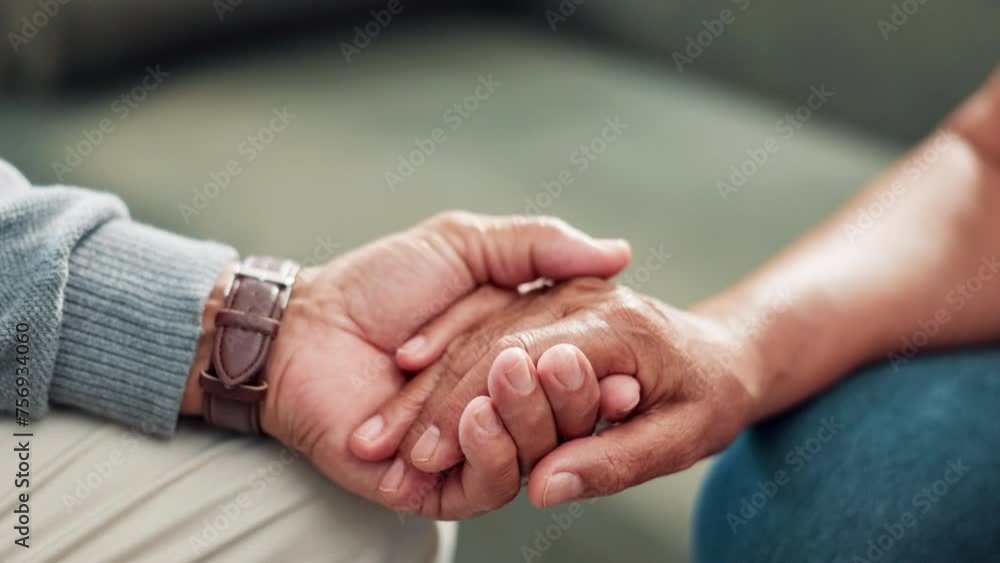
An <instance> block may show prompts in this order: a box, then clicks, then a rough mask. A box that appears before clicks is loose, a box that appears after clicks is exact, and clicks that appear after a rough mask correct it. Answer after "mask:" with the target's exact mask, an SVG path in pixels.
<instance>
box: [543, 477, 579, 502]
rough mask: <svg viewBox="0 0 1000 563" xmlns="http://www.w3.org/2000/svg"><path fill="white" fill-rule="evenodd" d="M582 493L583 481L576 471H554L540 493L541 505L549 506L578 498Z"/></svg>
mask: <svg viewBox="0 0 1000 563" xmlns="http://www.w3.org/2000/svg"><path fill="white" fill-rule="evenodd" d="M582 494H583V481H581V480H580V477H579V476H578V475H577V474H576V473H566V472H564V473H555V474H553V475H551V476H550V477H549V480H548V482H546V483H545V492H544V493H542V506H543V507H549V506H552V505H556V504H561V503H564V502H569V501H571V500H576V499H578V498H580V496H581V495H582Z"/></svg>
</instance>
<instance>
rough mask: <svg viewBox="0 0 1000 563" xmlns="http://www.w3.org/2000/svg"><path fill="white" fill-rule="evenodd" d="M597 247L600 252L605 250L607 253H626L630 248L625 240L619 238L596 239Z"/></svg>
mask: <svg viewBox="0 0 1000 563" xmlns="http://www.w3.org/2000/svg"><path fill="white" fill-rule="evenodd" d="M597 246H599V247H600V248H601V250H606V251H608V252H622V251H626V252H627V251H629V250H630V249H631V248H632V245H630V244H629V243H628V241H627V240H625V239H621V238H616V239H608V238H603V239H598V240H597Z"/></svg>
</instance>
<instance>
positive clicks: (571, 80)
mask: <svg viewBox="0 0 1000 563" xmlns="http://www.w3.org/2000/svg"><path fill="white" fill-rule="evenodd" d="M223 1H225V0H223ZM577 2H579V4H577V3H574V2H572V1H571V0H565V1H564V2H562V3H560V2H557V1H551V2H509V3H508V2H488V3H485V4H477V5H475V6H469V5H465V4H463V3H460V2H425V3H420V2H412V3H411V2H409V1H408V0H404V3H403V4H402V6H403V11H402V12H400V13H399V14H396V15H394V16H392V20H391V21H390V22H389V23H387V24H386V25H380V27H379V28H378V36H377V37H374V38H371V40H370V43H369V44H367V45H366V46H364V47H362V48H360V49H359V51H360V52H358V53H354V55H353V56H351V60H350V61H348V60H347V58H346V57H345V55H344V47H343V45H344V44H345V43H351V42H354V41H355V36H356V34H357V32H356V31H355V30H354V29H352V28H353V27H354V26H361V27H364V26H365V25H366V23H368V22H369V21H370V20H372V19H373V17H372V15H371V13H370V12H369V10H372V9H375V10H381V9H384V8H385V7H386V6H387V5H388V2H386V1H374V2H369V1H367V0H353V1H351V2H341V3H333V4H335V5H329V4H327V3H321V2H312V1H289V2H283V3H276V2H275V3H252V2H249V1H244V2H242V3H240V4H238V5H230V4H226V6H229V7H230V8H232V9H231V10H226V11H224V12H223V14H222V18H220V17H219V15H218V13H217V8H218V3H213V2H208V1H193V0H177V1H174V2H165V3H154V2H148V1H125V0H90V1H87V0H72V1H71V2H70V3H69V4H67V5H65V6H61V8H60V11H59V13H57V14H55V15H53V16H51V17H50V18H47V23H46V25H44V26H41V27H40V28H39V29H38V30H37V33H36V34H35V35H34V36H33V37H32V38H30V39H29V40H28V41H27V42H26V43H24V44H19V45H17V52H16V53H15V52H14V50H15V49H14V46H13V45H12V46H11V48H7V47H8V46H4V47H3V48H0V80H2V88H0V90H2V92H3V97H2V98H0V130H2V131H3V133H4V134H3V135H0V157H2V158H5V159H7V160H10V161H11V162H13V163H14V165H15V166H17V167H19V168H20V169H21V170H22V171H23V172H24V173H25V174H26V175H27V176H28V177H29V178H30V179H31V180H32V181H34V182H35V183H37V184H49V183H59V182H60V175H61V176H62V179H61V182H62V183H66V184H72V185H81V186H87V187H92V188H96V189H101V190H107V191H110V192H114V193H117V194H119V195H121V197H123V198H124V199H125V200H126V202H127V203H128V204H129V206H130V208H131V210H132V212H133V214H134V215H135V216H136V217H137V218H139V219H141V220H143V221H147V222H150V223H153V224H156V225H159V226H162V227H164V228H167V229H171V230H175V231H179V232H182V233H185V234H188V235H191V236H195V237H204V238H213V239H218V240H223V241H226V242H228V243H231V244H233V245H235V246H237V247H238V248H239V249H240V251H241V252H244V253H249V252H255V253H274V254H279V255H287V256H291V257H295V258H299V259H300V260H309V259H315V258H322V257H323V256H324V254H325V253H327V252H328V251H329V250H330V249H334V250H333V251H334V253H338V252H343V251H344V250H346V249H349V248H352V247H354V246H357V245H360V244H363V243H365V242H367V241H369V240H372V239H374V238H377V237H379V236H382V235H385V234H387V233H390V232H393V231H397V230H400V229H403V228H406V227H408V226H410V225H412V224H414V223H416V222H418V221H420V220H422V219H423V218H426V217H427V216H429V215H432V214H434V213H436V212H438V211H442V210H445V209H469V210H474V211H480V212H484V213H492V214H509V213H525V212H526V211H533V210H540V211H542V212H544V213H547V214H553V215H558V216H560V217H563V218H565V219H567V220H568V221H570V222H571V223H573V224H575V225H577V226H579V227H581V228H582V229H584V230H587V231H589V232H591V233H593V234H595V235H600V236H615V237H619V236H620V237H625V238H627V239H629V240H630V241H631V242H632V243H633V245H634V248H635V253H636V258H637V260H636V264H637V266H638V265H641V263H642V262H644V261H645V260H646V258H647V257H649V256H651V251H650V249H651V248H655V249H661V248H662V251H665V252H668V253H670V254H671V258H670V259H669V261H668V262H667V263H666V265H665V267H663V268H662V269H660V270H658V271H656V272H652V273H651V274H650V275H649V276H648V277H646V276H644V275H641V276H640V277H639V278H637V279H636V281H635V283H633V286H635V287H637V288H638V289H640V290H641V291H643V292H645V293H649V294H651V295H654V296H655V297H657V298H660V299H663V300H666V301H669V302H672V303H675V304H678V305H685V304H689V303H691V302H693V301H695V300H697V299H700V298H703V297H705V296H707V295H710V294H711V293H713V292H715V291H717V290H719V289H722V288H723V287H725V286H726V285H727V284H730V283H732V282H733V281H735V280H737V279H738V278H739V277H741V276H742V275H744V274H746V273H747V272H749V271H750V270H751V269H752V268H753V267H754V266H755V265H756V264H759V263H760V262H761V261H763V260H764V259H766V258H767V257H768V256H769V255H771V254H772V253H774V252H775V251H777V250H778V249H780V248H781V247H782V246H783V245H785V244H787V243H788V242H790V241H792V240H794V239H795V238H796V236H798V235H800V234H801V233H802V232H804V231H805V230H806V229H808V228H809V227H810V226H811V225H813V224H815V223H816V222H817V221H819V220H820V219H821V218H822V217H823V216H824V215H826V214H827V213H829V212H830V211H832V210H833V209H834V208H835V207H836V206H837V205H838V204H839V203H841V202H842V201H844V200H845V199H846V198H847V197H848V196H849V195H850V194H851V193H853V192H854V191H855V190H856V189H858V187H859V186H860V185H861V184H863V183H864V182H865V180H866V179H867V178H869V177H871V176H872V175H873V174H875V173H876V172H877V171H878V170H880V169H881V168H882V167H883V166H885V165H886V164H887V163H888V162H890V161H891V160H892V159H894V158H895V157H897V156H898V155H899V154H900V152H901V151H902V150H904V149H905V147H906V146H907V145H908V144H909V143H912V142H913V141H915V140H916V139H917V138H919V137H920V136H922V135H924V134H926V133H927V132H928V131H929V130H930V129H931V128H932V127H933V126H934V124H935V123H936V122H937V121H939V120H940V119H941V118H943V117H944V115H945V114H946V113H947V112H948V111H949V109H950V108H952V107H953V106H954V105H955V104H956V103H957V102H958V101H960V100H961V99H962V98H964V97H965V96H967V95H968V94H969V93H970V92H971V91H972V90H973V89H974V88H975V87H976V85H978V84H979V83H981V82H982V81H983V80H984V79H985V78H986V76H987V75H988V74H989V72H990V71H991V70H992V69H993V67H994V66H995V65H996V64H997V62H998V61H1000V41H998V36H997V30H998V29H1000V25H998V24H1000V5H998V4H996V3H993V2H987V1H985V0H961V1H957V2H947V3H946V2H943V1H941V0H925V2H923V3H922V4H921V3H918V2H916V0H910V3H903V2H892V1H887V0H878V1H870V2H861V1H860V0H854V1H848V2H839V3H825V2H823V3H821V2H777V3H764V2H759V0H751V1H747V0H725V1H716V0H712V1H707V2H646V1H640V0H623V1H619V2H598V1H597V0H587V1H584V0H577ZM233 4H235V2H234V3H233ZM903 4H907V6H906V7H907V8H908V9H910V8H912V7H913V6H916V7H917V8H916V10H915V11H913V13H911V14H905V12H903V11H900V13H903V14H904V15H905V18H906V19H905V21H902V17H900V16H899V15H897V16H896V20H895V23H893V19H892V18H893V14H894V8H893V6H894V5H895V6H896V7H897V8H898V9H899V10H902V8H901V6H903ZM570 8H572V13H569V12H570ZM38 10H39V5H38V4H37V2H35V1H20V0H17V1H13V2H12V1H10V0H8V2H6V3H5V5H4V6H3V7H2V8H0V24H2V26H0V29H3V30H4V31H5V32H8V31H12V32H14V33H20V32H21V30H22V28H23V26H24V23H23V20H22V19H21V18H22V17H29V18H30V17H31V16H32V15H33V14H35V13H36V12H38ZM724 10H730V11H731V15H732V17H729V16H726V17H725V18H724V17H723V15H724V13H723V11H724ZM553 13H556V14H560V15H561V16H562V17H563V18H564V19H560V18H555V17H553V15H552V14H553ZM723 19H730V20H732V21H731V23H726V22H722V20H723ZM713 20H719V21H720V22H722V23H721V24H719V23H718V22H714V21H713ZM879 20H884V21H886V22H889V23H890V24H892V25H894V26H895V27H896V29H894V30H892V29H890V30H889V32H888V33H887V35H885V34H884V30H885V29H889V28H885V27H884V26H883V28H882V30H880V24H879ZM553 22H555V24H554V25H553ZM706 22H708V23H706ZM900 22H902V23H901V24H900V25H896V24H897V23H900ZM720 25H721V27H720ZM553 27H555V29H553ZM720 29H721V31H720V32H718V33H713V30H716V31H718V30H720ZM703 32H707V33H709V35H704V33H703ZM699 34H702V35H701V36H699ZM9 37H10V36H9V35H8V41H10V38H9ZM709 38H710V39H709ZM699 40H700V41H702V45H701V49H700V51H699V50H698V49H697V48H693V47H690V44H691V42H694V43H697V42H698V41H699ZM706 43H707V45H705V44H706ZM355 46H357V44H355ZM689 49H690V50H689ZM693 53H697V55H693V56H692V54H693ZM677 54H680V55H683V56H687V57H689V59H690V62H689V63H685V64H684V65H683V67H682V69H680V70H679V69H678V65H677V64H676V61H677V60H678V59H677V57H676V55H677ZM147 65H151V66H153V67H156V65H160V69H161V70H162V71H164V72H165V73H167V74H168V75H167V76H165V77H164V78H163V81H162V83H159V84H156V87H155V89H148V88H143V87H142V84H143V78H144V76H145V74H146V71H145V70H144V69H145V67H146V66H147ZM489 76H492V79H493V80H494V81H496V82H499V85H498V86H496V87H495V90H494V92H493V93H491V94H490V95H489V97H488V98H486V99H483V100H480V101H479V102H478V107H476V109H475V110H474V111H470V112H468V113H467V117H463V118H462V119H461V122H460V126H459V127H457V128H453V126H454V125H455V119H454V115H455V113H451V114H449V113H447V112H448V111H449V108H452V107H453V105H454V104H456V103H461V102H463V100H465V99H466V98H467V97H468V96H470V95H474V94H475V91H476V87H477V85H478V84H479V80H480V78H481V77H482V78H486V77H489ZM147 84H151V83H150V82H149V81H147ZM811 87H816V88H820V87H825V88H826V89H827V90H830V91H832V92H833V95H832V96H830V97H829V99H828V100H827V101H826V102H825V103H823V104H822V106H821V107H820V108H819V109H816V110H815V111H810V117H809V118H808V119H806V120H801V119H800V120H799V122H798V123H799V125H801V127H800V128H797V129H794V134H793V135H791V136H789V137H785V136H783V135H782V134H781V133H780V132H779V131H778V130H777V129H776V127H778V125H777V124H778V122H779V121H780V120H782V119H786V120H787V118H786V117H785V116H786V114H788V113H789V112H793V113H794V112H795V111H796V110H797V109H798V108H799V106H801V105H803V104H805V103H806V102H807V99H808V98H809V96H810V93H811V90H810V89H811ZM136 88H138V90H135V89H136ZM129 93H131V94H129ZM123 94H124V95H127V96H129V95H131V96H134V97H133V98H132V100H133V102H132V103H133V107H129V112H128V115H127V117H124V118H123V113H124V112H123V110H122V108H123V106H122V104H123V103H127V100H126V101H122V100H121V98H120V97H121V96H122V95H123ZM140 95H141V97H142V100H141V101H138V99H139V97H140ZM116 99H117V100H119V101H118V102H115V100H116ZM281 108H287V111H288V113H290V114H292V115H294V116H295V117H294V118H293V119H291V121H290V122H289V123H288V125H287V126H286V127H285V128H284V129H283V130H281V131H277V132H274V134H273V140H271V141H270V142H269V143H267V144H266V145H261V147H262V148H260V150H255V156H254V158H253V159H252V160H250V159H249V152H248V150H247V149H246V147H247V145H246V143H247V139H248V137H251V136H259V135H260V134H261V130H262V129H265V128H267V127H269V125H270V122H271V118H272V116H273V113H272V112H273V111H274V110H276V109H279V110H280V109H281ZM801 115H802V114H800V117H801ZM449 116H451V117H449ZM615 118H618V119H619V121H620V122H622V123H623V124H625V125H626V126H627V127H626V128H624V130H623V131H622V133H621V134H620V136H619V137H618V138H617V140H615V141H614V142H611V143H607V144H606V148H605V150H604V151H603V152H602V153H601V154H600V155H598V156H597V157H596V158H595V159H594V160H593V161H588V166H587V167H586V169H584V170H581V168H582V167H581V166H580V165H579V162H580V161H579V159H578V158H577V157H574V156H573V155H574V152H575V151H577V150H578V149H579V147H580V146H581V145H591V143H592V142H593V141H594V139H595V138H597V137H599V136H600V135H601V132H602V129H603V128H604V127H605V120H606V119H612V120H614V119H615ZM102 120H109V121H106V122H105V124H107V123H110V124H112V125H113V130H111V131H110V132H108V133H102V134H101V135H100V140H99V142H92V143H91V144H92V145H94V146H93V147H92V150H90V151H86V148H87V146H86V143H87V141H88V138H89V139H90V140H91V141H92V140H93V139H97V138H98V136H97V134H96V133H94V131H95V130H99V129H100V127H101V123H102ZM436 128H442V129H444V130H445V132H446V133H447V140H446V141H444V142H442V143H440V144H437V145H436V146H435V150H434V153H433V154H431V155H429V156H427V157H425V158H424V159H423V160H424V162H423V163H422V164H421V165H419V166H416V167H415V170H414V172H413V174H412V175H411V176H410V177H408V178H406V179H405V181H403V182H402V183H399V184H397V185H395V186H394V188H390V186H389V184H388V182H387V180H386V172H387V171H397V167H398V166H399V161H400V158H401V157H404V158H405V157H406V155H409V154H410V153H411V152H412V151H414V150H416V148H417V146H416V145H415V144H414V140H415V139H421V140H422V139H425V138H428V137H430V136H431V134H432V131H433V130H434V129H436ZM268 137H269V135H267V134H265V135H264V138H265V139H266V138H268ZM769 137H775V138H777V139H778V140H779V147H780V149H779V150H778V151H777V152H776V153H775V154H772V155H770V156H769V158H768V160H767V162H766V163H764V164H760V165H759V166H757V167H756V168H757V169H756V171H755V172H754V173H753V174H751V175H750V177H749V178H748V179H747V181H746V183H745V184H744V185H742V186H741V187H739V189H738V190H737V191H736V192H735V193H729V194H728V196H727V197H725V198H723V197H722V196H721V195H720V192H719V189H718V183H719V182H721V181H725V182H729V181H730V176H731V174H732V167H733V166H737V167H739V166H740V165H741V164H742V163H743V162H744V161H745V160H746V159H747V158H748V153H747V151H748V150H751V151H752V150H753V149H757V148H759V147H761V146H763V143H764V141H765V139H767V138H769ZM81 143H83V149H84V151H83V152H87V154H86V155H81V157H80V159H79V162H78V163H76V160H75V159H73V158H72V157H68V156H67V153H68V151H69V152H72V151H71V150H70V149H68V148H67V147H71V148H72V149H73V150H77V152H81V151H79V150H78V149H79V148H80V147H81ZM230 161H236V163H237V164H238V165H239V167H240V173H239V174H237V175H235V176H234V177H232V178H231V179H230V180H229V181H228V185H227V186H225V187H224V188H222V189H220V190H219V191H218V194H217V195H216V196H215V197H213V198H211V199H209V200H208V205H207V206H206V207H204V209H198V210H197V211H198V212H197V214H191V213H190V212H188V213H185V211H184V210H183V208H182V206H184V205H188V206H192V208H194V207H196V206H195V203H196V202H197V196H196V193H198V192H201V193H204V187H205V185H206V184H208V183H209V182H211V181H212V178H213V174H214V175H216V176H218V175H219V173H221V172H222V171H224V170H225V169H226V167H227V163H229V162H230ZM68 162H70V163H74V165H72V166H68V168H69V170H67V169H60V167H59V166H58V165H56V164H55V163H61V164H67V163H68ZM564 170H565V171H569V174H570V175H571V176H572V178H573V181H572V183H570V184H567V185H565V186H564V187H563V188H562V189H561V191H558V196H556V197H553V196H552V193H553V192H552V191H547V190H546V189H545V188H544V187H543V185H544V184H545V183H547V182H552V181H554V180H556V179H557V178H558V177H559V174H560V172H562V171H564ZM631 273H633V274H636V273H638V272H637V269H636V267H633V268H632V269H631ZM707 465H708V462H704V463H702V464H699V465H698V466H696V467H695V468H693V469H691V470H689V471H686V472H684V473H682V474H679V475H674V476H670V477H667V478H663V479H660V480H657V481H655V482H652V483H649V484H647V485H644V486H642V487H638V488H635V489H632V490H630V491H627V492H625V493H623V494H621V495H618V496H616V497H614V498H608V499H602V500H600V501H598V502H596V503H593V504H585V505H584V512H583V513H582V514H581V515H579V516H578V517H574V518H573V519H572V524H571V526H570V528H569V529H568V530H567V531H566V532H565V533H564V534H562V536H561V537H560V538H559V539H558V540H557V541H554V542H551V546H550V547H548V548H547V549H546V550H545V551H544V553H542V555H541V557H539V558H535V559H532V560H533V561H547V562H551V563H562V562H570V561H572V562H604V561H629V562H646V561H649V562H652V561H670V562H683V561H687V545H688V534H689V523H690V520H691V509H692V506H693V504H694V499H695V495H696V492H697V488H698V486H699V482H700V480H701V477H702V475H703V474H704V471H705V469H706V467H707ZM562 513H565V509H564V508H563V509H560V508H556V509H554V510H549V511H542V510H537V509H534V508H532V507H531V506H530V505H529V504H528V503H527V502H526V501H525V499H523V498H519V499H518V500H517V501H516V502H515V503H514V504H513V505H512V506H509V507H507V508H506V509H504V510H502V511H499V512H497V513H493V514H490V515H487V516H484V517H481V518H479V519H476V520H473V521H470V522H468V523H465V524H463V526H462V531H461V537H460V542H459V554H458V559H457V560H458V561H459V562H467V561H469V562H476V563H492V562H498V563H499V562H509V561H524V560H525V558H524V556H523V555H522V550H521V548H522V546H525V545H527V546H531V547H533V548H536V549H537V546H536V544H535V542H536V539H537V534H538V533H539V531H543V530H544V529H545V528H546V527H547V526H548V525H550V524H552V523H553V522H554V521H553V515H559V514H562ZM543 545H544V544H543ZM750 555H751V554H748V556H750Z"/></svg>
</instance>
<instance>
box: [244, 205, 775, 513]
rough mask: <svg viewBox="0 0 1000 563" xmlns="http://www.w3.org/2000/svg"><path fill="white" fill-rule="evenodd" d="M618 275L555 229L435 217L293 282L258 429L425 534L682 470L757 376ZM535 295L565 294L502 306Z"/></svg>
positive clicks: (709, 449)
mask: <svg viewBox="0 0 1000 563" xmlns="http://www.w3.org/2000/svg"><path fill="white" fill-rule="evenodd" d="M629 259H630V250H629V248H628V246H627V244H625V243H623V242H621V241H600V240H595V239H592V238H590V237H589V236H587V235H584V234H583V233H580V232H579V231H576V230H575V229H573V228H571V227H569V226H568V225H566V224H565V223H562V222H561V221H558V220H554V219H550V218H531V219H529V218H523V217H509V218H490V217H483V216H477V215H472V214H466V213H448V214H444V215H441V216H438V217H435V218H433V219H431V220H429V221H427V222H425V223H423V224H421V225H419V226H417V227H415V228H414V229H411V230H410V231H407V232H404V233H400V234H398V235H394V236H392V237H388V238H386V239H382V240H380V241H376V242H375V243H372V244H370V245H367V246H365V247H362V248H361V249H358V250H356V251H354V252H351V253H349V254H347V255H345V256H343V257H340V258H337V259H335V260H333V261H331V262H330V263H328V264H326V265H324V266H321V267H318V268H313V269H310V270H307V271H305V272H303V274H302V275H301V276H300V283H299V284H298V286H297V287H296V289H295V292H294V293H293V297H292V300H291V301H290V303H289V307H288V310H287V312H286V315H285V321H284V326H283V327H282V333H281V336H280V337H279V338H278V339H277V340H276V342H275V349H274V353H273V354H272V357H271V360H270V363H269V373H270V378H271V390H272V391H271V393H270V394H269V395H268V397H267V399H266V401H265V405H264V408H263V409H262V425H263V428H264V430H265V431H266V432H268V433H269V434H271V435H273V436H274V437H276V438H277V439H279V440H281V441H283V442H285V443H287V444H290V445H292V446H293V447H295V448H297V449H300V450H301V451H302V452H304V454H305V455H306V456H307V457H308V458H309V459H310V460H311V461H312V462H313V463H314V464H315V465H316V466H317V468H318V469H319V470H320V471H322V472H323V473H324V474H325V475H326V476H328V477H329V478H331V479H332V480H334V481H336V482H337V483H339V484H340V485H342V486H344V487H345V488H347V489H349V490H351V491H354V492H356V493H358V494H360V495H363V496H365V497H368V498H371V499H373V500H376V501H378V502H381V503H383V504H386V505H387V506H391V507H394V508H397V509H401V510H405V511H408V512H413V513H417V514H420V515H423V516H427V517H432V518H439V519H460V518H467V517H471V516H474V515H477V514H480V513H482V512H485V511H488V510H492V509H495V508H498V507H500V506H503V505H504V504H506V503H507V502H509V501H510V500H511V499H512V498H513V497H514V496H516V494H517V492H518V491H519V490H520V487H521V483H522V477H528V494H529V496H530V498H531V500H532V502H534V503H535V504H537V505H539V506H551V505H553V504H557V503H561V502H569V501H573V500H577V499H581V498H585V497H593V496H600V495H608V494H613V493H616V492H618V491H621V490H623V489H625V488H627V487H630V486H633V485H636V484H639V483H642V482H644V481H647V480H649V479H652V478H654V477H657V476H660V475H665V474H668V473H671V472H674V471H678V470H681V469H684V468H686V467H689V466H690V465H692V464H693V463H694V462H696V461H698V460H699V459H701V458H703V457H705V456H707V455H710V454H712V453H714V452H716V451H718V450H719V449H721V448H722V447H724V446H725V445H726V444H728V443H729V442H730V441H731V440H732V439H733V438H734V437H735V436H736V435H737V434H738V433H739V431H740V430H741V429H742V428H743V427H744V426H745V425H746V424H747V423H748V422H749V421H750V420H751V419H752V417H753V416H754V404H755V402H756V401H755V395H756V390H755V388H754V384H753V382H754V381H755V380H756V379H755V375H756V374H757V373H758V372H759V368H758V366H757V365H756V358H755V357H754V354H753V353H752V349H751V348H750V347H745V346H742V344H743V343H741V342H739V338H738V335H737V333H736V331H733V330H731V329H730V328H729V327H728V326H727V324H726V323H725V322H723V321H721V320H717V319H714V318H713V317H712V316H710V315H699V314H695V313H689V312H684V311H680V310H677V309H673V308H671V307H669V306H666V305H664V304H662V303H660V302H658V301H656V300H653V299H651V298H649V297H646V296H643V295H640V294H637V293H635V292H633V291H631V290H629V289H626V288H622V287H617V286H615V285H614V284H612V283H610V282H608V281H605V279H604V278H609V277H611V276H614V275H616V274H617V273H619V272H620V271H621V270H622V269H624V267H625V266H626V265H627V263H628V261H629ZM539 278H548V279H551V280H556V281H560V280H569V281H564V282H562V283H559V284H557V285H556V286H555V287H551V288H543V289H538V290H535V291H530V292H527V293H519V292H518V291H516V288H517V286H518V285H519V284H523V283H526V282H531V281H534V280H537V279H539ZM738 346H739V347H741V348H740V349H741V350H744V352H743V353H741V354H737V355H736V360H735V361H732V360H729V361H726V362H722V361H720V360H718V359H717V358H720V359H721V358H722V357H724V356H725V357H727V358H732V357H733V355H732V354H726V352H728V351H729V350H732V349H734V347H738ZM412 373H416V375H415V376H412V377H410V376H409V374H412ZM600 419H603V420H605V421H607V422H608V423H614V424H612V425H611V426H610V427H608V428H605V429H603V430H602V431H600V432H598V433H597V434H594V429H595V426H596V425H597V423H598V421H599V420H600Z"/></svg>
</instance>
